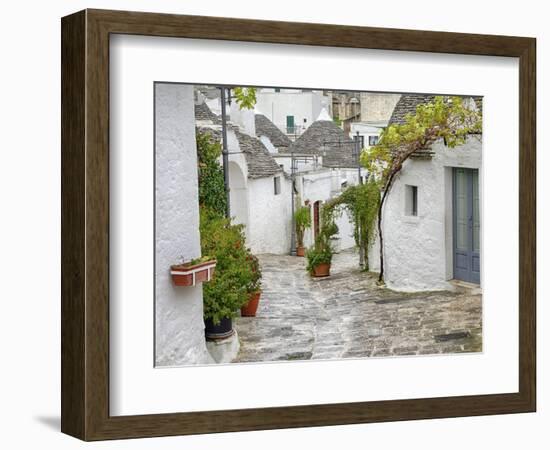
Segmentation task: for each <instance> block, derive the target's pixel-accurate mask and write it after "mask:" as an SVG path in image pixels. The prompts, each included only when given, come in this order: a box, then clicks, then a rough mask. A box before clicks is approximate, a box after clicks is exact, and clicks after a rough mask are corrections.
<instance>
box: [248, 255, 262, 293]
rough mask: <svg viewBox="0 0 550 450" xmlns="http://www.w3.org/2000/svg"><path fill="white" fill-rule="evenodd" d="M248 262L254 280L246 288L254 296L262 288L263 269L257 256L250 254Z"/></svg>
mask: <svg viewBox="0 0 550 450" xmlns="http://www.w3.org/2000/svg"><path fill="white" fill-rule="evenodd" d="M247 260H248V264H249V265H250V270H251V271H252V278H251V279H250V282H249V283H248V286H247V287H246V291H247V292H248V293H249V294H252V293H254V292H258V291H259V290H260V289H261V287H262V269H261V268H260V262H259V261H258V258H257V257H256V256H255V255H253V254H249V255H248V256H247Z"/></svg>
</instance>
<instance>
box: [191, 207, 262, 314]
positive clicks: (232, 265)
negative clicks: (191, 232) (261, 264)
mask: <svg viewBox="0 0 550 450" xmlns="http://www.w3.org/2000/svg"><path fill="white" fill-rule="evenodd" d="M200 233H201V250H202V253H203V254H208V255H211V256H212V257H213V258H216V260H217V264H216V272H215V274H214V277H213V279H212V280H211V281H210V282H209V283H205V284H203V302H204V318H205V319H212V321H213V322H214V323H215V324H217V323H219V322H220V320H221V319H222V318H224V317H235V316H236V312H237V310H238V309H239V308H240V307H241V306H243V305H244V304H246V303H247V302H248V295H249V289H250V288H251V286H253V285H254V283H257V281H256V282H255V281H254V280H255V279H257V277H258V273H254V272H253V265H252V264H251V263H250V258H251V254H250V252H249V250H248V249H247V248H246V247H245V238H244V234H243V226H242V225H231V223H230V221H229V219H226V218H225V217H223V216H221V215H219V214H218V213H216V212H215V211H212V210H210V209H208V208H205V207H202V208H201V211H200ZM260 276H261V274H260Z"/></svg>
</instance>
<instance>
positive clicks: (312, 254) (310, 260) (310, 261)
mask: <svg viewBox="0 0 550 450" xmlns="http://www.w3.org/2000/svg"><path fill="white" fill-rule="evenodd" d="M332 253H333V250H332V247H331V246H330V244H329V245H325V246H322V247H317V246H313V247H311V248H309V249H307V250H306V258H307V266H306V270H307V271H308V272H309V273H313V270H314V269H315V267H317V266H318V265H320V264H325V263H326V264H330V263H331V262H332Z"/></svg>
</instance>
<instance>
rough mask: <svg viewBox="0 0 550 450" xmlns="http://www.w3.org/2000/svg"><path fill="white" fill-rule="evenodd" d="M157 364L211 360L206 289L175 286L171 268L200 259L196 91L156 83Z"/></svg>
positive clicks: (175, 85) (183, 86)
mask: <svg viewBox="0 0 550 450" xmlns="http://www.w3.org/2000/svg"><path fill="white" fill-rule="evenodd" d="M155 108H156V109H155V111H156V123H155V133H156V141H155V164H156V167H155V333H156V334H155V363H156V365H158V366H172V365H183V364H204V363H208V362H211V358H210V355H209V353H208V351H207V350H206V345H205V339H204V322H203V303H202V287H201V286H200V285H199V286H195V287H175V286H173V284H172V280H171V277H170V266H171V265H172V264H176V263H178V262H181V258H182V257H183V258H185V259H186V260H188V259H192V258H196V257H198V256H200V236H199V205H198V187H197V181H198V180H197V152H196V143H195V123H194V106H193V87H192V86H187V85H179V84H156V85H155Z"/></svg>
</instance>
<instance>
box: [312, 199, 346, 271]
mask: <svg viewBox="0 0 550 450" xmlns="http://www.w3.org/2000/svg"><path fill="white" fill-rule="evenodd" d="M337 234H338V226H337V225H336V222H335V221H334V209H333V207H332V205H331V204H326V205H323V206H322V207H321V228H320V230H319V234H318V235H317V237H316V238H315V243H314V244H313V247H312V248H310V249H308V250H307V251H306V258H307V266H306V270H307V271H308V272H309V273H313V269H314V268H315V267H316V266H318V265H319V264H323V263H327V264H330V263H331V262H332V254H333V253H334V250H333V248H332V244H331V242H330V240H331V238H332V237H333V236H335V235H337Z"/></svg>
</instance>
